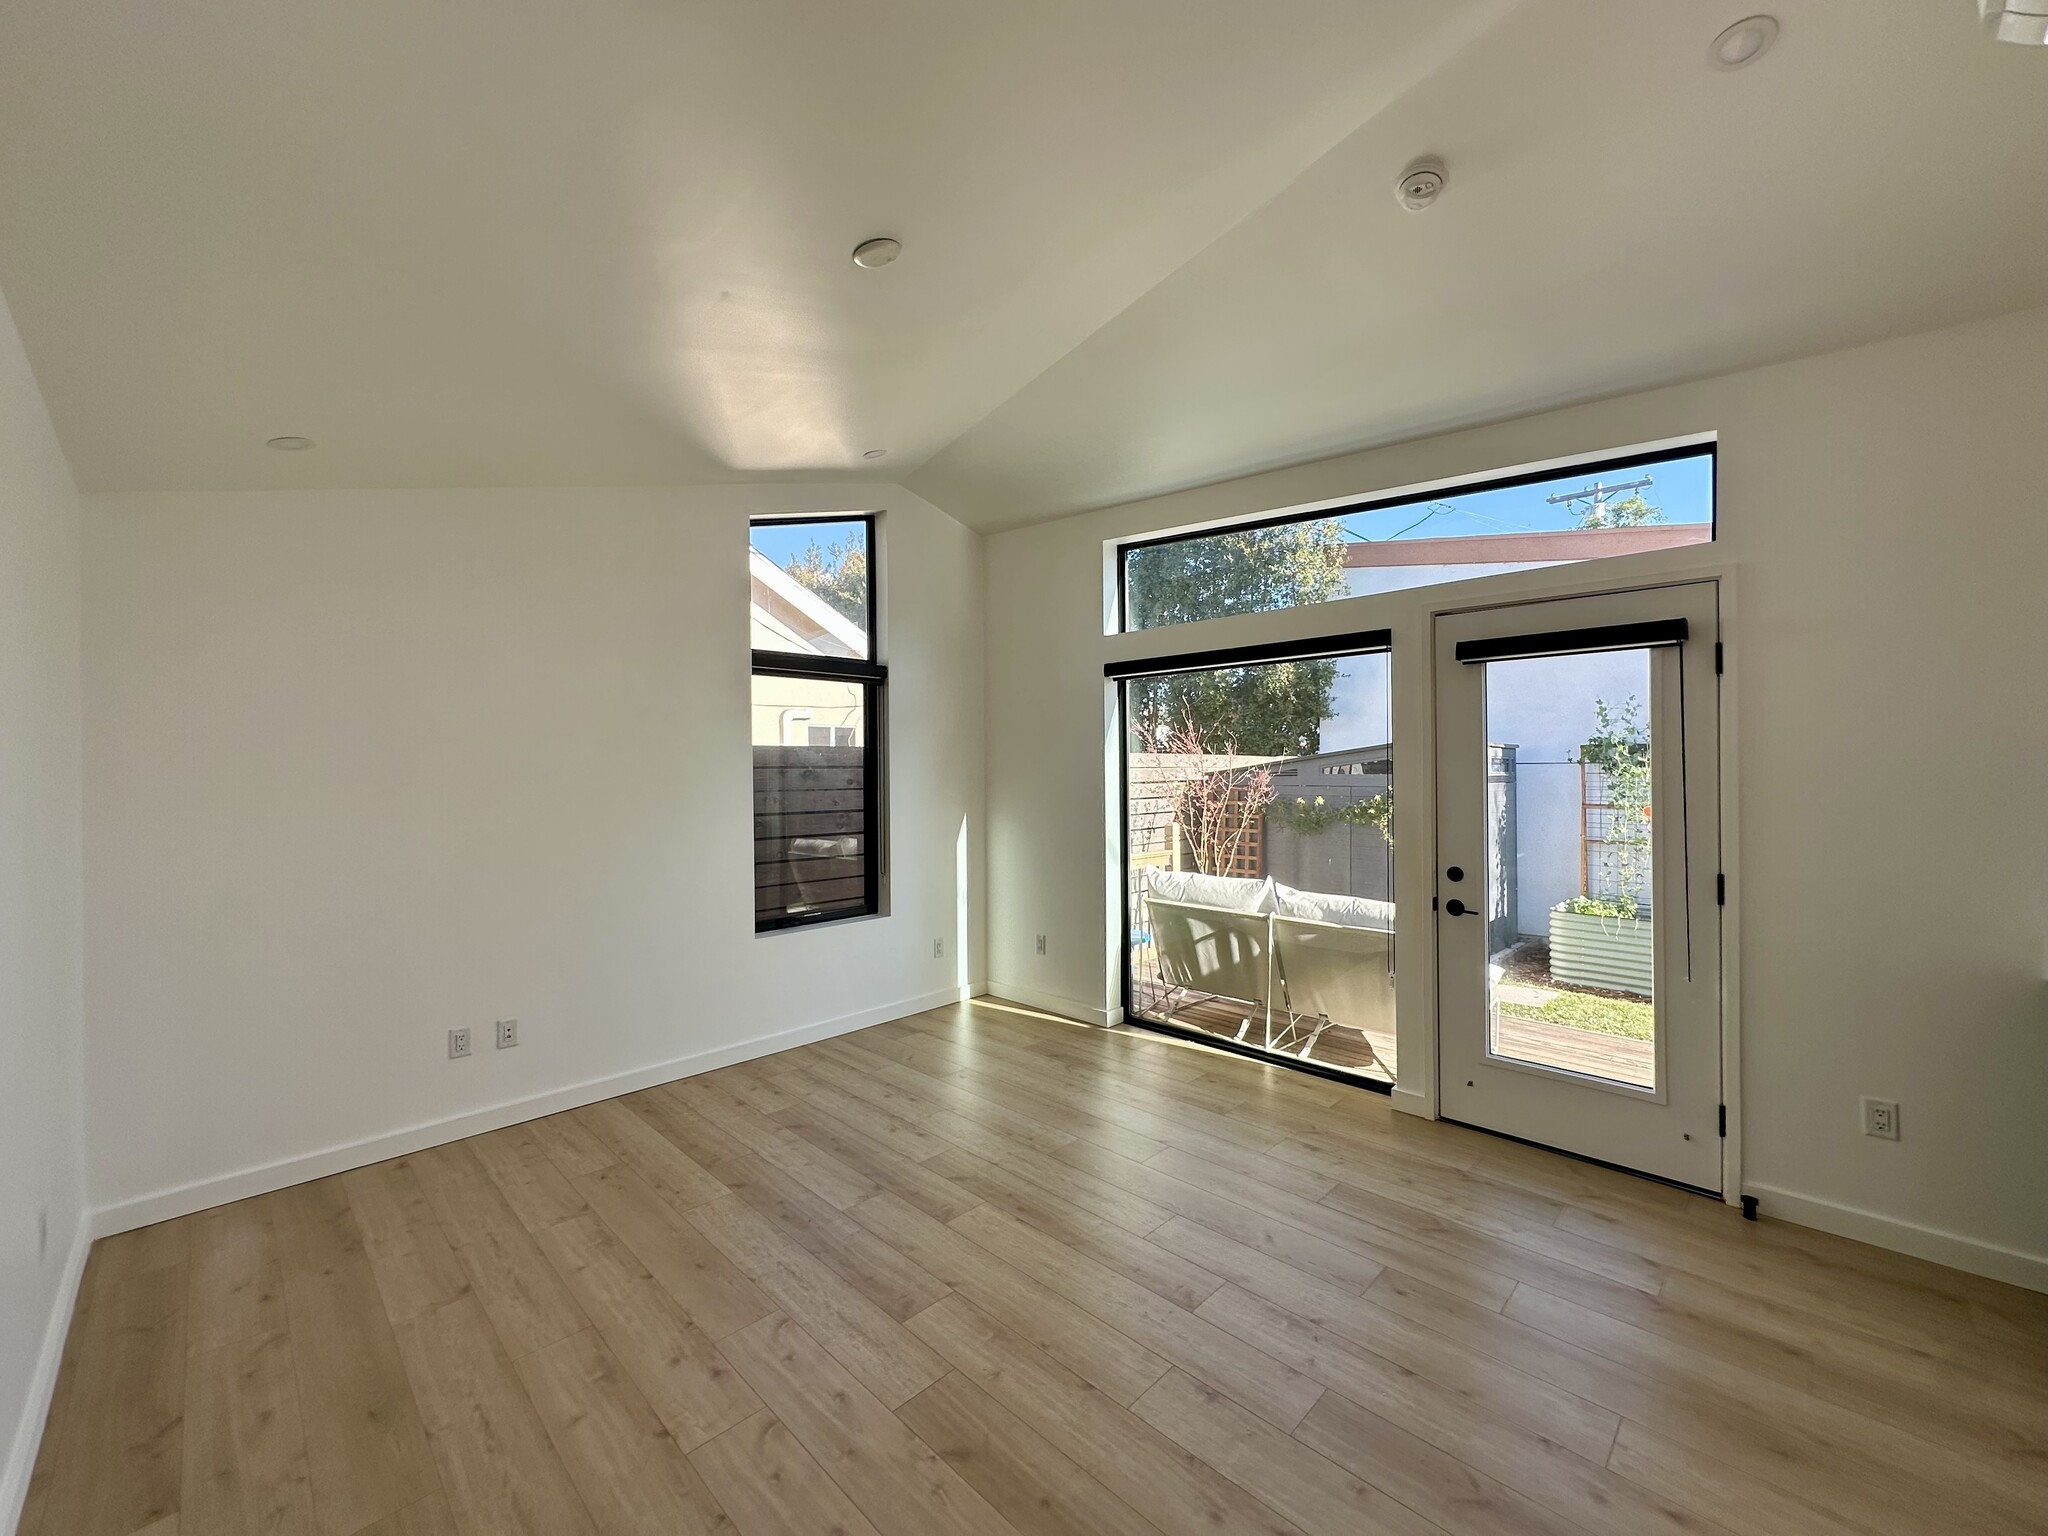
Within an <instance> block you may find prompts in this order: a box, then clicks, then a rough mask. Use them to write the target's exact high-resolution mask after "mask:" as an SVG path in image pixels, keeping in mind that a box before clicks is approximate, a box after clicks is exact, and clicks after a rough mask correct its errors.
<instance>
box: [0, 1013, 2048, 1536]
mask: <svg viewBox="0 0 2048 1536" xmlns="http://www.w3.org/2000/svg"><path fill="white" fill-rule="evenodd" d="M22 1529H23V1531H24V1532H26V1533H28V1536H136V1533H139V1532H148V1533H149V1536H178V1533H182V1536H217V1533H219V1536H229V1533H232V1536H255V1533H258V1532H262V1533H283V1532H294V1533H296V1532H312V1533H318V1536H355V1533H374V1536H401V1533H402V1536H439V1533H447V1532H466V1533H475V1536H505V1533H512V1532H539V1533H545V1536H576V1533H584V1532H599V1531H601V1532H607V1533H610V1532H634V1533H649V1536H651V1533H656V1532H660V1533H668V1536H678V1533H681V1536H690V1533H707V1532H725V1533H737V1536H784V1533H802V1536H810V1533H842V1536H896V1533H904V1536H923V1533H932V1536H937V1533H953V1532H970V1533H1004V1536H1007V1533H1011V1532H1016V1533H1020V1536H1047V1533H1053V1532H1082V1531H1085V1532H1100V1533H1116V1536H1158V1533H1181V1532H1188V1533H1194V1532H1200V1533H1204V1536H1213V1533H1229V1532H1259V1533H1264V1536H1282V1533H1297V1532H1299V1533H1326V1536H1339V1533H1341V1536H1357V1533H1370V1532H1386V1533H1398V1536H1413V1533H1424V1532H1438V1531H1447V1532H1459V1533H1473V1536H1510V1533H1513V1536H1522V1533H1539V1536H1543V1533H1555V1536H1562V1533H1572V1532H1585V1533H1600V1536H1645V1533H1661V1532H1728V1533H1737V1536H1766V1533H1772V1532H1802V1533H1807V1532H1810V1533H1816V1536H1821V1533H1825V1536H1841V1533H1846V1532H1865V1533H1882V1536H1899V1533H1913V1532H1925V1533H1940V1536H1958V1533H1999V1532H2006V1533H2015V1536H2017V1533H2021V1532H2030V1533H2038V1532H2040V1531H2042V1530H2044V1529H2048V1298H2043V1297H2041V1296H2039V1295H2035V1294H2033V1293H2029V1292H2024V1291H2020V1290H2016V1289H2013V1288H2011V1287H2007V1286H2001V1285H1997V1284H1994V1283H1992V1282H1989V1281H1985V1280H1980V1279H1975V1278H1972V1277H1970V1276H1967V1275H1963V1274H1959V1273H1956V1272H1954V1271H1950V1270H1944V1269H1940V1268H1937V1267H1936V1266H1933V1265H1930V1264H1924V1263H1921V1262H1918V1261H1916V1260H1912V1259H1907V1258H1903V1257H1900V1256H1897V1255H1894V1254H1890V1253H1886V1252H1883V1251H1880V1250H1878V1249H1874V1248H1868V1247H1863V1246H1860V1245H1858V1244H1854V1243H1849V1242H1844V1241H1840V1240H1837V1239H1834V1238H1829V1237H1825V1236H1822V1235H1820V1234H1817V1233H1814V1232H1811V1231H1807V1230H1804V1229H1801V1228H1798V1227H1794V1226H1789V1225H1784V1224H1780V1223H1774V1222H1771V1221H1768V1220H1766V1221H1764V1222H1761V1223H1757V1224H1753V1225H1752V1224H1746V1223H1744V1222H1743V1221H1742V1220H1741V1219H1740V1218H1739V1217H1738V1216H1737V1215H1735V1214H1734V1213H1732V1212H1730V1211H1729V1210H1727V1209H1726V1208H1725V1207H1721V1206H1717V1205H1715V1204H1713V1203H1711V1202H1709V1201H1706V1200H1704V1199H1701V1198H1699V1197H1696V1196H1689V1195H1683V1194H1679V1193H1677V1192H1674V1191H1670V1190H1666V1189H1664V1188H1662V1187H1660V1186H1657V1185H1652V1184H1647V1183H1643V1182H1641V1181H1637V1180H1633V1179H1629V1178H1626V1177H1624V1176H1621V1175H1618V1174H1613V1173H1609V1172H1607V1171H1605V1170H1602V1169H1597V1168H1592V1167H1589V1166H1586V1165H1584V1164H1580V1163H1576V1162H1572V1161H1570V1160H1567V1159H1563V1158H1558V1157H1554V1156H1550V1155H1548V1154H1544V1153H1541V1152H1537V1151H1533V1150H1531V1149H1529V1148H1526V1147H1522V1146H1519V1145H1516V1144H1514V1143H1510V1142H1506V1141H1501V1140H1498V1139H1495V1138H1491V1137H1487V1136H1483V1135H1480V1134H1478V1133H1476V1132H1471V1131H1465V1130H1461V1129H1458V1128H1455V1127H1451V1126H1445V1125H1437V1124H1430V1123H1427V1122H1423V1121H1419V1120H1415V1119H1412V1118H1409V1117H1405V1116H1402V1115H1399V1114H1397V1113H1394V1112H1393V1111H1392V1110H1391V1109H1390V1107H1389V1106H1388V1104H1387V1102H1386V1100H1384V1099H1383V1098H1379V1097H1377V1096H1374V1095H1372V1094H1369V1093H1366V1092H1363V1091H1360V1090H1358V1089H1353V1088H1349V1087H1346V1086H1343V1085H1341V1084H1337V1083H1332V1082H1328V1081H1324V1080H1319V1079H1312V1078H1306V1077H1302V1076H1299V1075H1296V1074H1290V1073H1288V1072H1286V1071H1285V1070H1283V1069H1279V1068H1275V1067H1269V1066H1265V1065H1263V1064H1260V1063H1256V1062H1251V1061H1246V1060H1242V1059H1239V1058H1235V1057H1231V1056H1227V1055H1223V1054H1220V1053H1216V1052H1213V1051H1209V1050H1206V1049H1202V1048H1199V1047H1194V1046H1189V1045H1186V1044H1182V1043H1179V1042H1174V1041H1169V1040H1166V1039H1163V1038H1161V1037H1158V1036H1153V1035H1147V1034H1142V1033H1136V1032H1127V1031H1104V1030H1090V1029H1084V1028H1080V1027H1076V1026H1071V1025H1066V1024H1061V1023H1058V1022H1054V1021H1049V1020H1047V1019H1045V1018H1043V1017H1042V1016H1038V1015H1033V1014H1031V1013H1029V1012H1028V1011H1026V1010H1022V1009H1017V1008H1012V1007H1009V1006H1007V1005H998V1004H977V1005H973V1006H968V1007H960V1008H949V1009H942V1010H938V1011H936V1012H933V1013H928V1014H923V1015H920V1016H918V1017H916V1018H913V1019H908V1020H903V1021H900V1022H898V1023H894V1024H888V1025H883V1026H881V1027H879V1028H875V1029H870V1030H866V1031H863V1032H861V1033H859V1034H853V1035H847V1036H844V1037H842V1038H840V1039H838V1040H834V1041H829V1042H825V1043H822V1044H817V1045H810V1046H805V1047H803V1048H801V1049H799V1050H794V1051H788V1052H785V1053H783V1054H782V1055H779V1056H774V1057H770V1058H766V1059H764V1060H761V1061H757V1062H753V1063H749V1064H747V1065H745V1066H742V1067H733V1068H728V1069H725V1070H723V1071H718V1072H713V1073H709V1074H707V1075H705V1076H701V1077H697V1078H692V1079H689V1080H686V1081H683V1082H678V1083H672V1084H669V1085H667V1086H665V1087H661V1088H655V1089H650V1090H648V1091H646V1092H643V1093H636V1094H630V1095H627V1096H626V1097H624V1098H622V1099H617V1100H612V1101H610V1102H607V1103H602V1104H597V1105H593V1106H591V1107H589V1108H586V1109H580V1110H576V1111H573V1112H571V1113H568V1114H563V1115H557V1116H554V1117H552V1118H549V1119H545V1120H539V1121H534V1122H531V1123H529V1124H526V1125H522V1126H517V1127H514V1128H512V1129H509V1130H503V1131H496V1132H493V1133H491V1134H489V1135H485V1136H478V1137H474V1138H472V1139H470V1140H467V1141H461V1142H456V1143H453V1144H450V1145H448V1146H444V1147H438V1148H435V1149H434V1150H432V1151H428V1152H423V1153H419V1154H417V1155H415V1156H411V1157H404V1158H399V1159H397V1160H395V1161H392V1162H387V1163H381V1164H378V1165H376V1166H374V1167H369V1168H363V1169H360V1170H358V1171H356V1172H353V1173H349V1174H345V1175H342V1176H340V1177H338V1178H332V1179H324V1180H321V1181H319V1182H317V1183H313V1184H306V1185H301V1186H299V1187H297V1188H294V1189H288V1190H284V1191H281V1192H279V1193H276V1194H271V1195H265V1196H262V1197H260V1198H257V1199H253V1200H246V1201H243V1202H241V1203H239V1204H236V1205H231V1206H225V1207H222V1208H220V1209H217V1210H211V1211H207V1212H204V1213H202V1214H199V1215H196V1216H191V1217H186V1218H184V1219H182V1220H179V1221H174V1222H167V1223H164V1224H162V1225H160V1226H155V1227H150V1228H146V1229H143V1230H141V1231H136V1232H130V1233H126V1234H124V1235H122V1236H119V1237H114V1238H109V1239H107V1240H105V1241H103V1242H101V1243H99V1244H98V1245H97V1246H96V1247H95V1248H94V1250H93V1253H92V1256H91V1260H90V1263H89V1264H88V1267H87V1270H86V1277H85V1283H84V1288H83V1293H82V1297H81V1302H80V1306H79V1310H78V1314H77V1320H76V1323H75V1325H74V1327H73V1328H72V1331H71V1336H70V1340H69V1344H68V1346H67V1350H66V1353H65V1358H64V1366H63V1372H62V1376H61V1378H60V1381H59V1384H58V1388H57V1395H56V1401H55V1403H54V1405H53V1408H52V1411H51V1417H50V1423H49V1428H48V1431H47V1433H46V1435H45V1437H44V1441H43V1446H42V1453H41V1457H40V1459H39V1461H38V1463H37V1468H36V1472H35V1478H34V1482H33V1485H32V1487H31V1491H30V1497H29V1505H28V1510H27V1515H26V1519H25V1523H24V1525H23V1527H22Z"/></svg>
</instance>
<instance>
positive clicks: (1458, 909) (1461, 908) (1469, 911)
mask: <svg viewBox="0 0 2048 1536" xmlns="http://www.w3.org/2000/svg"><path fill="white" fill-rule="evenodd" d="M1444 910H1445V911H1446V912H1448V913H1450V915H1451V916H1452V917H1477V916H1478V915H1479V913H1478V912H1477V911H1476V910H1474V909H1473V908H1471V907H1468V906H1466V905H1465V903H1463V902H1462V901H1460V900H1458V898H1457V897H1455V896H1453V897H1452V898H1451V899H1450V900H1449V901H1447V902H1445V903H1444Z"/></svg>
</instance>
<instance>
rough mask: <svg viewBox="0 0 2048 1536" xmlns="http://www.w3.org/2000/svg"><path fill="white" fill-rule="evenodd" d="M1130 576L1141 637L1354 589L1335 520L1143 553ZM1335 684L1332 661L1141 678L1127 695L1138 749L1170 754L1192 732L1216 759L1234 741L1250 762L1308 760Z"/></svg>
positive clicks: (1137, 553)
mask: <svg viewBox="0 0 2048 1536" xmlns="http://www.w3.org/2000/svg"><path fill="white" fill-rule="evenodd" d="M1124 575H1125V594H1126V598H1127V600H1128V602H1129V604H1130V626H1131V628H1133V629H1150V628H1153V627H1154V626H1156V625H1160V624H1178V623H1184V622H1186V621H1189V620H1192V619H1209V618H1217V617H1220V616H1222V615H1224V614H1233V613H1264V612H1267V611H1269V610H1271V609H1276V608H1296V607H1300V606H1302V605H1304V604H1307V603H1321V602H1328V601H1329V600H1330V599H1332V598H1337V597H1342V596H1343V595H1344V594H1345V591H1346V590H1347V588H1346V584H1345V580H1344V539H1343V535H1342V533H1341V531H1340V530H1339V529H1338V527H1337V524H1336V523H1335V522H1333V521H1330V520H1328V519H1318V520H1315V521H1312V522H1306V523H1291V524H1286V525H1283V526H1281V527H1277V528H1245V529H1239V530H1236V531H1233V532H1230V533H1222V534H1216V535H1214V536H1212V537H1209V538H1202V539H1185V540H1182V541H1181V542H1179V543H1176V544H1156V545H1152V546H1150V547H1148V548H1144V549H1135V550H1132V551H1131V553H1130V554H1129V555H1128V556H1127V557H1126V564H1125V568H1124ZM1336 683H1337V663H1336V662H1334V661H1287V662H1277V663H1269V664H1267V665H1265V666H1259V667H1225V668H1219V669H1217V670H1214V671H1209V672H1189V673H1182V674H1179V675H1176V676H1173V677H1153V678H1143V679H1139V680H1136V681H1134V682H1132V684H1131V685H1130V691H1129V698H1130V715H1131V731H1132V745H1133V746H1134V747H1135V748H1136V749H1137V750H1138V751H1141V752H1163V751H1167V750H1170V749H1169V748H1168V746H1167V742H1168V739H1169V738H1170V737H1172V736H1173V735H1174V734H1175V733H1176V732H1178V731H1180V730H1181V729H1182V728H1183V727H1185V726H1192V728H1193V731H1194V733H1195V735H1196V736H1197V737H1198V738H1199V739H1200V740H1201V741H1202V742H1203V743H1205V744H1206V747H1205V749H1206V750H1208V751H1216V750H1219V744H1220V743H1223V742H1225V741H1228V742H1231V743H1233V745H1234V750H1235V751H1237V752H1240V753H1243V754H1245V755H1246V756H1250V757H1303V756H1307V755H1308V754H1310V753H1313V752H1318V751H1320V750H1321V749H1322V725H1323V721H1324V720H1326V719H1328V718H1329V714H1330V709H1331V703H1332V694H1333V692H1334V690H1335V688H1336Z"/></svg>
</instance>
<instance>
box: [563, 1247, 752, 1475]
mask: <svg viewBox="0 0 2048 1536" xmlns="http://www.w3.org/2000/svg"><path fill="white" fill-rule="evenodd" d="M540 1243H541V1246H542V1247H543V1248H544V1249H546V1251H547V1256H548V1259H549V1260H550V1262H552V1263H553V1264H554V1266H555V1268H556V1269H557V1270H558V1271H560V1273H561V1276H562V1278H563V1280H565V1281H566V1282H567V1283H568V1285H569V1288H570V1290H571V1291H572V1292H573V1293H574V1295H575V1298H576V1301H577V1303H578V1306H579V1308H580V1310H581V1311H582V1312H583V1314H584V1315H586V1316H588V1317H589V1318H590V1320H591V1321H592V1322H593V1323H594V1324H595V1325H596V1326H597V1331H598V1332H599V1333H600V1334H601V1335H603V1338H604V1341H605V1343H606V1344H608V1345H609V1346H610V1347H611V1349H612V1351H613V1352H614V1353H616V1354H617V1355H618V1356H619V1357H620V1358H621V1359H622V1360H624V1361H625V1362H626V1374H627V1375H628V1376H630V1377H631V1378H632V1379H633V1381H634V1382H635V1383H636V1384H637V1385H638V1387H639V1390H640V1392H641V1393H642V1394H644V1396H645V1397H646V1400H647V1401H648V1402H650V1403H652V1404H653V1405H654V1411H655V1413H656V1414H657V1415H659V1417H660V1420H661V1422H662V1423H663V1424H664V1425H666V1426H667V1429H668V1432H669V1434H671V1435H672V1436H674V1437H675V1439H676V1442H677V1443H678V1444H679V1445H681V1446H682V1447H683V1449H684V1450H686V1451H687V1450H689V1449H691V1448H692V1447H693V1446H698V1445H701V1444H703V1443H704V1442H705V1441H706V1440H709V1439H710V1438H711V1437H712V1436H713V1435H718V1434H723V1433H724V1432H725V1431H726V1430H728V1429H730V1428H732V1426H733V1425H735V1424H738V1423H740V1422H741V1421H742V1420H744V1419H748V1418H751V1417H752V1416H753V1415H754V1414H755V1413H757V1412H759V1411H760V1408H761V1403H760V1400H759V1399H758V1398H756V1397H755V1396H754V1394H753V1393H752V1392H751V1391H749V1390H748V1388H747V1384H746V1383H745V1382H744V1381H742V1380H741V1379H740V1378H739V1377H738V1376H737V1375H735V1374H734V1373H733V1370H732V1367H731V1366H730V1365H729V1364H728V1363H727V1361H726V1359H725V1357H724V1356H723V1355H721V1354H720V1353H719V1352H718V1346H717V1344H716V1343H715V1342H714V1341H713V1340H712V1338H711V1337H710V1335H708V1334H706V1333H705V1332H704V1331H703V1330H701V1329H700V1328H698V1327H697V1326H696V1324H695V1323H693V1322H692V1321H691V1320H690V1317H689V1314H688V1313H686V1312H684V1311H683V1309H682V1307H681V1306H680V1305H678V1304H677V1302H676V1301H675V1299H674V1298H673V1297H671V1296H670V1295H669V1293H668V1292H667V1291H666V1290H664V1289H663V1288H662V1287H661V1286H660V1285H658V1284H657V1283H656V1282H655V1280H654V1277H653V1276H652V1275H650V1274H649V1273H648V1272H647V1268H646V1266H645V1265H643V1264H642V1263H641V1262H640V1261H639V1260H638V1259H637V1258H635V1257H634V1256H633V1254H632V1252H631V1251H630V1250H629V1249H627V1248H626V1246H625V1245H624V1244H623V1243H621V1242H620V1241H619V1240H618V1239H617V1238H616V1237H614V1236H613V1235H612V1233H611V1230H610V1229H609V1228H607V1227H606V1226H605V1225H604V1223H603V1222H601V1221H599V1220H598V1218H597V1217H595V1216H592V1215H583V1216H578V1217H575V1218H573V1219H572V1220H569V1221H563V1222H557V1223H556V1224H555V1225H554V1226H552V1227H549V1228H548V1229H547V1230H545V1231H544V1232H542V1233H541V1234H540ZM585 1352H586V1353H587V1352H588V1351H587V1349H586V1351H585Z"/></svg>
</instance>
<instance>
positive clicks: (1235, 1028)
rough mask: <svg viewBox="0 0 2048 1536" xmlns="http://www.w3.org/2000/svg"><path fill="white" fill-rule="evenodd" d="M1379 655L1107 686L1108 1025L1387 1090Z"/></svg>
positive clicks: (1201, 662)
mask: <svg viewBox="0 0 2048 1536" xmlns="http://www.w3.org/2000/svg"><path fill="white" fill-rule="evenodd" d="M1386 644H1387V642H1386V637H1385V636H1384V634H1370V635H1353V636H1345V637H1341V638H1339V639H1337V640H1332V641H1327V642H1320V643H1319V644H1318V645H1317V646H1315V647H1304V646H1299V645H1297V646H1282V647H1272V648H1265V649H1260V650H1248V651H1233V652H1224V653H1209V654H1207V655H1204V656H1190V657H1181V658H1175V659H1173V660H1169V661H1155V662H1147V663H1143V664H1141V665H1132V666H1127V667H1120V668H1117V669H1113V673H1112V675H1115V676H1116V677H1117V686H1118V691H1119V700H1120V704H1121V719H1122V722H1123V737H1124V756H1123V803H1124V817H1123V844H1124V871H1123V872H1124V900H1125V946H1124V948H1125V961H1124V968H1125V974H1124V1008H1125V1013H1126V1015H1127V1016H1128V1017H1130V1018H1131V1019H1133V1020H1135V1021H1137V1022H1141V1023H1148V1024H1154V1025H1157V1026H1160V1027H1164V1028H1169V1029H1175V1030H1179V1031H1183V1032H1188V1033H1192V1034H1195V1035H1199V1036H1202V1037H1205V1038H1209V1039H1213V1040H1217V1041H1220V1042H1223V1043H1226V1044H1229V1045H1231V1046H1232V1047H1234V1048H1237V1049H1241V1050H1247V1051H1252V1052H1256V1053H1259V1054H1264V1055H1270V1056H1274V1057H1277V1058H1282V1059H1287V1060H1290V1061H1293V1062H1296V1063H1303V1064H1307V1065H1309V1066H1312V1067H1315V1068H1318V1069H1321V1070H1325V1071H1330V1072H1336V1073H1341V1074H1343V1075H1346V1076H1350V1077H1354V1078H1357V1079H1359V1080H1361V1081H1364V1082H1366V1083H1368V1084H1372V1085H1376V1086H1379V1087H1388V1086H1391V1084H1392V1083H1393V1081H1394V1076H1395V1071H1396V1059H1395V1045H1394V965H1395V954H1394V839H1393V809H1394V743H1393V733H1392V729H1391V711H1390V708H1389V693H1388V687H1389V681H1390V678H1389V667H1388V654H1387V649H1386Z"/></svg>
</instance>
